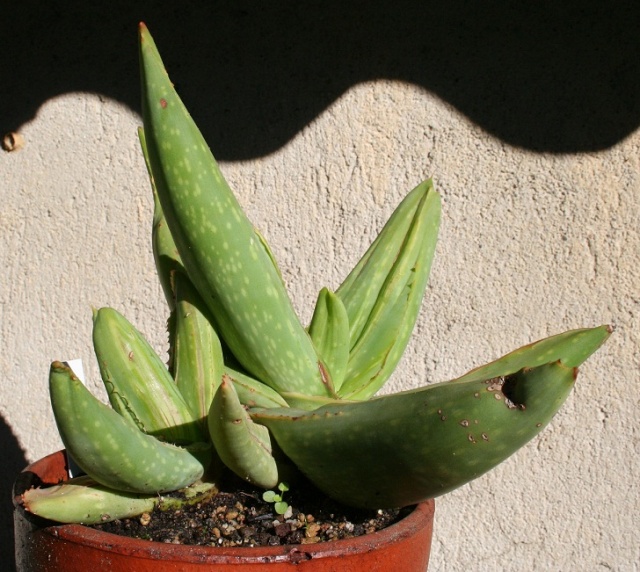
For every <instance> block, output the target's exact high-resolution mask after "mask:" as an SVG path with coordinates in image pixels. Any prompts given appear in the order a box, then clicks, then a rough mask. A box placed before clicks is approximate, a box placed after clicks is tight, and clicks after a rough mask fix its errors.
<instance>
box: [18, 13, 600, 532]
mask: <svg viewBox="0 0 640 572" xmlns="http://www.w3.org/2000/svg"><path fill="white" fill-rule="evenodd" d="M140 61H141V75H142V94H143V97H142V109H143V128H142V129H141V130H140V131H139V138H140V143H141V147H142V151H143V155H144V157H145V161H146V163H147V168H148V171H149V175H150V181H151V187H152V190H153V195H154V205H155V207H154V208H155V212H154V223H153V240H152V244H153V251H154V256H155V260H156V266H157V270H158V275H159V278H160V281H161V284H162V287H163V290H164V293H165V295H166V298H167V302H168V306H169V310H170V317H169V320H168V324H169V335H170V355H171V357H170V363H169V366H168V367H166V366H165V365H164V364H163V363H162V362H161V361H160V358H159V357H158V356H157V355H156V354H155V353H154V352H153V350H152V349H151V347H150V346H149V344H148V343H147V342H146V341H145V339H144V337H143V336H142V334H141V333H140V332H138V331H137V330H136V329H135V327H134V326H133V325H132V324H130V323H129V322H128V321H127V320H126V318H125V317H124V316H122V315H121V314H119V313H118V312H116V311H115V310H113V309H111V308H102V309H100V310H98V311H96V312H95V313H94V332H93V341H94V347H95V351H96V355H97V358H98V362H99V365H100V372H101V376H102V379H103V382H104V384H105V387H106V389H107V393H108V396H109V401H110V406H107V405H104V404H102V403H101V402H99V401H98V400H97V399H96V398H95V397H93V396H92V395H91V394H90V393H89V391H88V390H87V389H86V388H85V387H84V386H83V385H82V384H81V383H80V382H79V381H78V380H77V378H76V377H75V375H74V374H73V372H72V371H71V369H70V368H69V367H68V366H66V365H65V364H63V363H60V362H54V363H53V364H52V366H51V373H50V393H51V403H52V407H53V411H54V415H55V418H56V422H57V425H58V429H59V432H60V435H61V437H62V440H63V442H64V444H65V447H66V449H67V451H68V453H69V454H71V455H72V456H73V458H74V459H75V461H76V462H77V464H78V465H79V466H80V467H81V468H82V469H83V470H84V471H85V472H86V473H87V476H83V477H78V478H75V479H71V480H70V481H68V482H66V483H62V484H60V485H57V486H55V487H51V488H44V489H34V490H31V491H27V492H26V493H25V494H24V504H25V506H26V508H27V509H28V510H30V511H32V512H34V513H37V514H39V515H42V516H45V517H47V518H51V519H54V520H58V521H61V522H85V523H91V522H101V521H102V522H103V521H106V520H111V519H114V518H119V517H122V516H130V515H132V514H136V513H137V512H138V513H139V512H142V511H144V510H148V509H149V507H151V506H156V505H160V506H162V505H163V502H164V501H163V496H162V493H165V492H168V491H173V490H176V489H182V488H186V491H187V492H188V496H189V497H190V498H192V499H193V498H194V497H195V498H200V496H201V495H211V494H215V491H216V485H217V483H218V481H219V478H220V475H221V472H222V471H224V470H231V471H233V472H235V473H236V474H237V475H239V476H240V477H241V478H243V479H245V480H247V481H249V482H251V483H254V484H257V485H259V486H261V487H263V488H265V489H273V488H274V487H275V486H276V485H277V484H278V483H279V482H281V481H282V476H283V474H284V473H285V472H286V473H287V475H289V476H290V475H291V470H292V467H293V468H294V470H297V471H299V472H300V473H302V474H304V475H305V476H306V477H307V478H309V479H310V480H311V481H312V482H313V483H315V484H316V485H317V486H318V487H319V488H320V489H322V490H323V491H324V492H326V494H328V495H329V496H331V497H333V498H335V499H337V500H339V501H341V502H343V503H345V504H348V505H352V506H356V507H375V508H387V507H400V506H406V505H410V504H413V503H417V502H419V501H422V500H424V499H427V498H430V497H434V496H437V495H440V494H444V493H446V492H448V491H450V490H452V489H454V488H456V487H459V486H461V485H463V484H464V483H466V482H468V481H470V480H472V479H474V478H476V477H478V476H480V475H482V474H483V473H485V472H486V471H488V470H490V469H491V468H492V467H494V466H496V465H497V464H499V463H500V462H502V461H503V460H504V459H506V458H507V457H508V456H510V455H511V454H512V453H514V452H515V451H516V450H517V449H518V448H519V447H521V446H522V445H524V444H525V443H526V442H527V441H529V440H530V439H532V438H533V437H534V436H535V435H536V434H538V432H539V431H541V430H542V428H543V427H544V426H545V425H546V424H547V423H549V421H550V420H551V418H552V417H553V416H554V414H555V413H556V412H557V411H558V409H559V408H560V406H561V405H562V403H563V402H564V400H565V399H566V397H567V395H568V394H569V392H570V391H571V388H572V387H573V385H574V382H575V379H576V376H577V368H578V366H579V365H580V364H581V363H582V362H584V361H585V360H586V359H587V358H588V357H589V356H590V355H591V354H592V353H593V352H594V351H596V349H597V348H598V347H599V346H600V345H601V344H602V343H603V342H604V341H605V340H606V339H607V337H608V336H609V335H610V333H611V329H610V328H609V327H608V326H600V327H596V328H590V329H582V330H573V331H569V332H565V333H563V334H560V335H557V336H553V337H551V338H547V339H545V340H542V341H539V342H536V343H533V344H531V345H528V346H525V347H523V348H521V349H518V350H516V351H514V352H511V353H509V354H507V355H505V356H504V357H502V358H500V359H498V360H496V361H494V362H491V363H489V364H487V365H484V366H482V367H479V368H477V369H475V370H473V371H471V372H469V373H467V374H465V375H463V376H462V377H459V378H457V379H455V380H452V381H448V382H442V383H433V384H429V385H426V386H425V387H422V388H420V389H415V390H412V391H405V392H402V393H398V394H395V395H386V396H383V397H375V394H376V393H377V392H378V390H379V389H380V388H381V387H382V385H383V384H384V383H385V381H386V380H387V379H388V378H389V376H390V375H391V373H392V372H393V371H394V369H395V367H396V365H397V364H398V361H399V359H400V357H401V356H402V353H403V351H404V349H405V346H406V344H407V342H408V340H409V337H410V335H411V332H412V330H413V327H414V324H415V321H416V319H417V316H418V314H419V311H420V306H421V302H422V299H423V296H424V292H425V288H426V284H427V278H428V275H429V269H430V266H431V261H432V258H433V254H434V250H435V245H436V239H437V233H438V225H439V220H440V198H439V196H438V194H437V193H436V191H435V190H434V187H433V183H432V181H430V180H428V181H424V182H423V183H421V184H419V185H418V186H417V187H416V188H415V189H414V190H413V191H411V192H410V193H409V194H408V195H407V196H406V198H405V199H404V200H403V201H402V202H401V203H400V205H399V206H398V207H397V209H396V210H395V212H394V213H393V215H392V216H391V218H390V219H389V221H388V222H387V224H386V225H385V226H384V228H383V229H382V231H381V232H380V234H379V235H378V237H377V238H376V240H375V241H374V242H373V243H372V245H371V247H370V248H369V249H368V250H367V252H366V253H365V254H364V255H363V257H362V259H361V260H360V262H358V264H357V265H356V267H355V268H354V269H353V271H352V272H351V273H350V274H349V275H348V276H347V277H346V279H345V280H344V282H343V283H342V284H341V286H340V287H339V288H338V289H337V290H335V292H334V291H331V290H330V289H328V288H326V287H324V288H321V289H320V292H319V295H318V298H317V302H316V306H315V309H314V312H313V318H312V320H311V323H310V324H309V325H308V327H304V326H303V325H302V324H301V322H300V321H299V319H298V317H297V315H296V313H295V312H294V309H293V305H292V303H291V301H290V299H289V296H288V294H287V291H286V287H285V284H284V282H283V280H282V277H281V275H280V272H279V270H278V267H277V264H276V262H275V259H274V256H273V254H272V252H271V250H270V249H269V247H268V245H267V244H266V241H265V240H264V238H263V237H262V235H260V233H259V232H258V231H257V230H256V229H255V228H254V227H253V225H252V224H251V222H250V221H249V220H248V219H247V217H246V215H245V214H244V212H243V210H242V208H241V206H240V204H239V203H238V201H237V199H236V198H235V196H234V195H233V192H232V191H231V189H230V188H229V186H228V184H227V183H226V181H225V179H224V177H223V175H222V173H221V171H220V169H219V167H218V165H217V163H216V161H215V159H214V157H213V155H212V154H211V152H210V150H209V148H208V146H207V144H206V142H205V140H204V139H203V137H202V135H201V134H200V131H199V130H198V128H197V127H196V125H195V123H194V122H193V120H192V119H191V117H190V116H189V114H188V112H187V110H186V109H185V107H184V105H183V104H182V102H181V100H180V98H179V97H178V95H177V93H176V92H175V90H174V88H173V85H172V83H171V82H170V80H169V78H168V76H167V73H166V72H165V69H164V66H163V63H162V60H161V59H160V55H159V54H158V51H157V49H156V46H155V44H154V42H153V39H152V38H151V35H150V34H149V32H148V30H147V29H146V27H145V26H144V25H141V26H140ZM274 443H275V444H277V449H278V451H279V454H278V455H276V454H274ZM280 453H281V454H280ZM287 478H288V477H287ZM159 493H160V494H159ZM171 502H172V503H173V502H177V501H175V499H174V500H172V501H171ZM168 506H173V504H170V503H169V504H168Z"/></svg>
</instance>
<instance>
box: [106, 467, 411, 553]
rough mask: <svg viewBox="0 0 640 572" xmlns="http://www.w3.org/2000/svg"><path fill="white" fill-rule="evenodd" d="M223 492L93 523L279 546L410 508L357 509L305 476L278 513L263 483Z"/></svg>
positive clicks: (380, 523) (154, 535)
mask: <svg viewBox="0 0 640 572" xmlns="http://www.w3.org/2000/svg"><path fill="white" fill-rule="evenodd" d="M223 489H224V492H219V493H218V494H216V495H215V496H213V497H212V498H210V499H208V500H206V501H204V502H199V503H197V504H194V505H192V506H184V507H183V508H181V509H180V510H175V511H174V510H167V511H162V510H158V509H156V510H154V511H153V512H150V513H144V514H143V515H141V516H138V517H135V518H127V519H120V520H115V521H113V522H108V523H104V524H98V525H95V526H93V528H96V529H98V530H103V531H105V532H111V533H114V534H120V535H123V536H129V537H134V538H141V539H145V540H153V541H157V542H165V543H173V544H190V545H200V546H278V545H285V544H313V543H316V542H327V541H333V540H339V539H342V538H351V537H354V536H361V535H363V534H370V533H372V532H375V531H377V530H381V529H383V528H385V527H387V526H389V525H391V524H393V523H395V522H397V521H398V520H400V519H402V518H404V517H405V516H406V515H407V514H408V513H409V512H411V508H406V509H401V510H399V509H391V510H360V509H354V508H350V507H346V506H344V505H341V504H339V503H337V502H335V501H333V500H332V499H330V498H328V497H327V496H326V495H324V494H323V493H322V492H320V491H319V490H318V489H316V488H315V487H314V486H313V485H311V484H310V483H308V482H296V483H295V484H294V485H292V486H291V490H290V491H287V492H285V493H284V499H283V500H285V501H286V502H287V503H288V504H289V507H290V511H289V512H288V513H285V515H278V514H277V513H276V512H275V510H274V504H273V503H268V502H266V501H264V500H262V493H263V492H264V491H262V490H261V489H257V488H252V487H251V486H250V485H247V484H246V483H243V482H241V481H240V480H239V479H237V480H236V479H231V480H229V481H228V482H226V483H225V484H224V487H223Z"/></svg>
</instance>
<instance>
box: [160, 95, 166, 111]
mask: <svg viewBox="0 0 640 572" xmlns="http://www.w3.org/2000/svg"><path fill="white" fill-rule="evenodd" d="M160 107H162V109H166V108H167V100H166V99H165V98H164V97H163V98H162V99H161V100H160Z"/></svg>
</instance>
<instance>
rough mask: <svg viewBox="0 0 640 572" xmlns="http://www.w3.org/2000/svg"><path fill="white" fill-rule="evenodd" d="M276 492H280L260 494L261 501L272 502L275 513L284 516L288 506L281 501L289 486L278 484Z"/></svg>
mask: <svg viewBox="0 0 640 572" xmlns="http://www.w3.org/2000/svg"><path fill="white" fill-rule="evenodd" d="M278 490H279V491H280V492H279V493H277V492H276V491H264V493H262V500H263V501H265V502H272V503H273V508H274V510H275V511H276V513H278V514H284V513H286V512H287V509H288V508H289V504H288V503H287V502H286V501H284V500H283V497H284V493H285V492H287V491H288V490H289V485H287V483H280V484H279V485H278Z"/></svg>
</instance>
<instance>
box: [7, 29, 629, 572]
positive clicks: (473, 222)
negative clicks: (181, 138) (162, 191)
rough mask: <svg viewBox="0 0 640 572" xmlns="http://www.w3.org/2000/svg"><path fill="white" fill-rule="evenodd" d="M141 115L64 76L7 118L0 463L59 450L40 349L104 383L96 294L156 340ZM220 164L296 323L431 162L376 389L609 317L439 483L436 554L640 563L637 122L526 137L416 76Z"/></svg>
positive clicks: (566, 563) (360, 86)
mask: <svg viewBox="0 0 640 572" xmlns="http://www.w3.org/2000/svg"><path fill="white" fill-rule="evenodd" d="M152 32H153V30H152ZM165 42H166V40H165ZM159 44H160V45H159V47H160V50H161V51H163V47H165V46H163V44H162V43H159ZM132 46H133V43H131V46H129V47H130V48H131V49H133V47H132ZM166 48H168V47H166ZM172 49H173V51H174V53H179V52H180V44H179V43H178V44H176V46H173V47H172ZM176 59H177V60H179V57H178V56H176ZM169 71H170V72H171V68H170V70H169ZM131 81H132V82H133V83H136V82H137V78H136V77H133V78H131ZM195 111H197V110H194V112H195ZM196 116H197V113H196ZM139 124H140V120H139V117H138V116H137V115H136V113H135V112H134V111H132V110H131V109H129V107H127V106H126V105H123V104H122V103H120V102H118V101H115V100H113V99H110V98H107V97H104V96H101V95H97V94H95V93H93V94H92V93H82V92H77V91H72V92H70V93H66V94H63V95H60V96H56V97H52V98H50V99H48V100H47V101H45V102H43V104H42V105H41V107H40V108H39V110H38V112H37V115H36V116H35V117H33V118H31V119H29V120H28V121H26V122H25V123H24V124H23V125H22V126H21V128H20V132H21V134H22V135H23V136H24V139H25V146H24V148H23V149H21V150H20V151H16V152H12V153H1V154H0V176H1V179H0V180H1V183H0V228H1V229H2V241H1V243H0V267H1V268H2V269H3V275H2V279H1V284H2V286H1V288H0V302H1V305H0V347H1V348H2V350H1V351H0V374H1V376H2V383H0V414H1V415H2V418H3V420H4V425H3V429H2V434H1V435H0V437H1V438H2V443H1V444H2V446H3V447H5V448H6V450H7V451H8V453H7V455H8V456H9V458H10V460H11V463H12V466H10V467H9V468H10V470H11V471H15V470H18V468H19V463H20V462H21V461H25V462H26V461H31V460H34V459H36V458H38V457H40V456H42V455H44V454H47V453H49V452H51V451H54V450H56V449H58V448H59V447H60V441H59V438H58V436H57V432H56V428H55V423H54V420H53V416H52V413H51V410H50V406H49V400H48V393H47V372H48V367H49V363H50V361H51V360H53V359H69V358H76V357H80V358H82V359H83V360H84V363H85V370H86V372H87V375H88V378H89V385H90V386H91V387H92V389H93V390H94V391H95V392H96V393H97V394H99V395H103V393H102V389H101V387H100V383H99V377H98V376H99V374H98V371H97V366H96V364H95V360H94V357H93V354H92V348H91V308H92V307H99V306H103V305H110V306H113V307H115V308H117V309H118V310H120V311H122V312H123V313H125V314H126V315H127V316H128V317H129V319H130V320H131V321H132V322H133V323H134V324H136V325H137V326H138V327H139V329H141V330H142V331H143V332H144V333H145V334H146V335H147V336H148V338H149V339H150V340H151V341H152V342H153V344H154V346H155V347H156V348H157V349H158V351H159V352H165V351H166V345H165V344H166V335H165V332H164V324H165V320H166V317H167V313H166V308H165V303H164V300H163V297H162V293H161V290H160V287H159V284H158V283H157V281H156V277H155V269H154V265H153V258H152V254H151V250H150V225H151V214H152V213H151V211H152V200H151V194H150V191H149V188H148V183H147V180H146V171H145V168H144V164H143V160H142V156H141V154H140V152H139V150H138V144H137V139H136V133H135V130H136V127H137V126H138V125H139ZM267 135H268V134H266V135H265V136H267ZM212 148H213V152H214V154H215V153H216V146H215V144H213V143H212ZM222 167H223V171H224V173H225V174H226V176H227V178H228V179H229V181H230V183H231V184H232V186H233V187H234V188H235V189H236V191H237V194H238V196H239V199H240V201H241V203H242V204H243V205H244V207H245V208H246V210H247V212H248V214H249V216H250V218H251V219H252V220H253V221H254V223H255V224H256V226H257V227H258V228H260V229H261V231H262V232H263V234H264V235H265V236H266V238H267V239H268V240H269V241H270V244H271V247H272V249H273V251H274V253H275V256H276V258H277V260H278V261H279V263H280V265H281V267H282V270H283V274H284V278H285V280H286V282H287V284H288V286H289V288H290V292H291V295H292V297H293V299H294V302H295V305H296V308H297V309H298V310H299V313H300V315H301V317H302V318H303V320H304V321H307V320H308V319H309V318H310V314H311V308H312V304H313V302H314V300H315V295H316V293H317V291H318V289H319V288H320V287H321V286H323V285H328V286H330V287H333V288H335V287H337V286H338V285H339V284H340V281H341V280H342V278H343V277H344V276H345V273H346V272H347V271H348V269H349V268H351V266H352V265H353V264H354V263H355V262H356V260H357V259H358V258H359V256H360V254H361V253H362V252H363V251H364V249H365V248H366V247H367V246H368V244H369V242H370V241H371V240H372V238H373V237H374V235H375V233H376V232H377V231H378V230H379V229H380V228H381V226H382V224H383V223H384V221H385V220H386V218H387V217H388V216H389V214H390V213H391V211H392V210H393V208H394V206H395V205H396V204H397V203H398V202H399V201H400V199H401V198H402V197H403V196H404V195H405V194H406V193H407V192H408V191H409V190H410V189H411V188H413V186H414V185H416V184H417V183H418V182H420V181H421V180H422V179H423V178H426V177H429V176H432V177H433V178H434V181H435V185H436V188H437V189H438V190H439V191H440V192H441V193H442V196H443V222H442V227H441V233H440V242H439V245H438V248H437V251H436V258H435V262H434V265H433V270H432V277H431V280H430V285H429V288H428V291H427V296H426V298H425V301H424V305H423V311H422V314H421V317H420V319H419V323H418V325H417V327H416V331H415V335H414V337H413V340H412V342H411V345H410V346H409V348H408V350H407V352H406V355H405V358H404V360H403V362H402V363H401V366H400V367H399V369H398V371H397V372H396V374H395V375H394V377H393V380H392V383H391V385H390V387H389V390H398V389H405V388H411V387H416V386H418V385H420V384H424V383H428V382H432V381H441V380H445V379H448V378H451V377H455V376H458V375H460V374H462V373H464V372H465V371H466V370H468V369H470V368H472V367H474V366H476V365H479V364H481V363H484V362H486V361H489V360H491V359H493V358H496V357H498V356H500V355H502V354H503V353H506V352H507V351H509V350H511V349H514V348H516V347H518V346H520V345H523V344H525V343H528V342H530V341H534V340H536V339H539V338H541V337H544V336H546V335H550V334H553V333H558V332H560V331H563V330H566V329H570V328H577V327H583V326H595V325H598V324H601V323H610V324H613V325H614V326H615V327H616V331H615V334H614V335H613V336H612V337H611V339H610V340H609V342H608V343H607V344H606V345H605V346H604V347H603V348H602V349H601V350H600V351H599V352H598V353H597V354H596V355H594V356H593V357H592V358H591V359H590V360H589V361H588V362H587V363H586V364H585V365H584V366H583V367H582V369H581V375H580V377H579V379H578V384H577V386H576V389H575V391H574V392H573V394H572V395H571V396H570V398H569V400H568V402H567V404H566V405H565V407H564V408H563V409H562V410H561V412H560V413H559V414H558V415H557V416H556V418H555V419H554V420H553V422H552V423H551V425H550V426H549V427H548V428H547V429H546V430H545V431H544V432H543V433H542V434H541V435H540V436H539V437H538V438H536V439H535V440H534V441H533V442H531V443H530V444H529V445H528V446H526V447H525V448H524V449H522V450H521V451H520V452H518V453H517V454H516V455H514V456H513V457H511V458H510V459H509V460H507V461H506V462H505V463H504V464H503V465H501V466H500V467H498V468H497V469H496V470H494V471H492V472H491V473H489V474H487V475H485V476H483V477H481V478H479V479H477V480H476V481H474V482H472V483H471V484H469V485H467V486H464V487H462V488H461V489H459V490H457V491H456V492H454V493H452V494H450V495H448V496H446V497H443V498H441V499H439V501H438V502H437V504H436V506H437V514H436V529H435V536H434V546H433V555H432V562H431V567H430V569H432V570H435V571H444V572H451V571H462V570H478V571H493V570H502V571H505V572H506V571H514V572H515V571H522V570H531V571H543V570H544V571H592V570H593V571H596V570H616V571H621V572H622V571H625V572H626V571H629V572H630V571H633V570H637V569H638V564H637V562H638V560H639V559H640V548H639V546H640V541H639V540H638V534H637V514H638V512H639V510H640V489H639V485H638V479H637V477H638V474H639V473H640V464H639V462H638V458H639V457H640V423H639V421H638V406H639V405H640V400H639V398H638V395H639V391H640V357H639V356H640V349H639V344H640V264H639V259H640V132H638V131H635V132H631V134H629V135H628V136H626V137H624V138H622V139H621V140H620V141H618V142H617V143H615V144H613V145H610V146H607V147H606V148H604V149H601V150H593V151H586V152H565V153H561V154H558V153H555V154H552V153H550V152H544V151H531V150H527V149H525V148H523V147H521V146H515V145H511V144H509V143H506V142H505V141H504V139H502V138H499V137H497V136H495V135H494V134H490V133H489V132H488V131H487V130H485V129H483V128H481V127H480V126H478V124H477V123H475V122H473V121H471V120H470V119H468V118H467V116H465V115H464V114H462V113H461V112H460V111H458V110H457V109H456V108H454V107H453V106H452V105H451V104H449V103H447V102H446V101H445V100H443V99H441V98H439V97H437V96H435V95H434V94H433V93H431V92H430V91H428V90H425V89H423V88H422V87H420V86H416V85H412V84H409V83H407V82H404V81H394V80H389V79H378V80H369V81H363V82H359V83H356V84H355V85H353V86H351V87H349V88H348V89H346V90H345V91H344V93H342V95H340V96H339V97H337V99H335V100H334V101H333V102H331V103H330V104H329V105H328V107H326V109H323V110H322V111H321V112H320V113H319V114H318V115H317V116H316V117H315V118H314V119H312V120H311V121H309V122H308V123H307V124H306V125H305V126H304V127H303V128H301V129H300V130H299V131H298V132H297V133H295V134H294V136H292V137H291V138H290V139H289V140H288V141H287V142H286V143H284V144H283V145H281V146H279V147H277V148H276V149H274V150H273V151H272V152H270V153H268V154H263V155H261V156H257V157H254V158H248V159H244V160H236V161H229V160H225V161H223V162H222ZM10 477H11V475H10V474H9V475H7V474H5V475H3V481H2V482H3V485H4V486H5V487H6V486H8V483H10ZM2 494H3V496H4V497H6V496H7V495H8V494H9V493H8V488H5V490H3V493H2ZM1 506H2V507H3V508H2V510H7V505H6V502H5V503H4V504H2V505H1ZM2 518H3V520H2V526H5V527H6V526H8V525H7V522H8V518H5V516H4V515H3V517H2ZM4 538H5V539H8V540H7V541H8V542H10V536H8V537H7V536H6V534H5V537H4Z"/></svg>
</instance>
